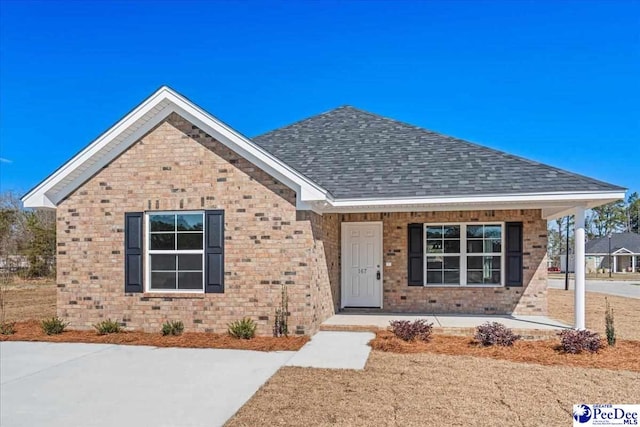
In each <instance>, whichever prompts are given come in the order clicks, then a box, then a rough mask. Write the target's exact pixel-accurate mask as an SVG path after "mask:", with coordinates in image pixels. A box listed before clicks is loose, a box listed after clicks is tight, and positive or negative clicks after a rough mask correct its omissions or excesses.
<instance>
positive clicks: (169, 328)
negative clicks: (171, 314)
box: [162, 320, 184, 336]
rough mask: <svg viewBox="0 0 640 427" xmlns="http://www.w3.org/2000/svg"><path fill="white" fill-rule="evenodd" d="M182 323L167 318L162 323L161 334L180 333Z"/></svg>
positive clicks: (182, 326) (182, 328) (182, 329)
mask: <svg viewBox="0 0 640 427" xmlns="http://www.w3.org/2000/svg"><path fill="white" fill-rule="evenodd" d="M183 331H184V323H182V321H180V320H168V321H166V322H164V323H163V324H162V335H165V336H166V335H182V332H183Z"/></svg>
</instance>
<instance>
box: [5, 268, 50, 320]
mask: <svg viewBox="0 0 640 427" xmlns="http://www.w3.org/2000/svg"><path fill="white" fill-rule="evenodd" d="M6 286H7V288H6V290H4V295H5V310H6V312H5V320H7V321H10V322H16V321H24V320H29V319H42V318H47V317H53V316H55V315H56V285H55V282H53V281H51V280H30V281H24V280H22V279H17V278H16V279H14V281H13V282H12V283H11V284H9V285H6Z"/></svg>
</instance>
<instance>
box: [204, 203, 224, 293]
mask: <svg viewBox="0 0 640 427" xmlns="http://www.w3.org/2000/svg"><path fill="white" fill-rule="evenodd" d="M204 217H205V221H204V223H205V226H204V230H205V234H206V236H205V248H204V252H205V253H204V256H205V267H204V268H205V275H204V291H205V293H222V292H224V211H223V210H214V211H205V212H204Z"/></svg>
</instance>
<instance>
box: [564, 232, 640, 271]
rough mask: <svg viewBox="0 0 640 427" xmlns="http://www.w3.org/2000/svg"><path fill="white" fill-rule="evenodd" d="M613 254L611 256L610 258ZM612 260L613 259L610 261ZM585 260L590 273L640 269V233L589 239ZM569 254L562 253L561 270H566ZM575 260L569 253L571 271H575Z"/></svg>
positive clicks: (615, 234)
mask: <svg viewBox="0 0 640 427" xmlns="http://www.w3.org/2000/svg"><path fill="white" fill-rule="evenodd" d="M609 256H611V258H609ZM610 260H611V261H610ZM585 262H586V269H587V272H588V273H598V272H602V273H604V272H609V263H610V262H611V265H612V267H613V269H612V270H611V271H612V272H613V273H631V272H634V271H640V234H637V233H611V235H610V236H604V237H599V238H596V239H593V240H589V241H588V242H587V243H586V245H585ZM566 263H567V255H566V254H561V255H560V270H561V271H562V272H564V271H565V265H566ZM574 267H575V260H574V256H573V254H569V272H570V273H573V271H574Z"/></svg>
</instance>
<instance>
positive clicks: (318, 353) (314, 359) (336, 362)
mask: <svg viewBox="0 0 640 427" xmlns="http://www.w3.org/2000/svg"><path fill="white" fill-rule="evenodd" d="M373 338H375V334H373V333H371V332H328V331H320V332H318V333H317V334H315V335H314V336H313V338H311V341H309V342H308V343H307V344H305V346H304V347H302V348H301V349H300V350H299V351H298V352H297V353H296V354H295V355H294V356H293V357H292V358H291V359H290V360H289V361H288V362H287V366H301V367H305V368H329V369H364V365H366V363H367V359H369V353H370V352H371V347H369V346H368V345H367V343H368V342H369V341H371V340H372V339H373Z"/></svg>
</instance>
